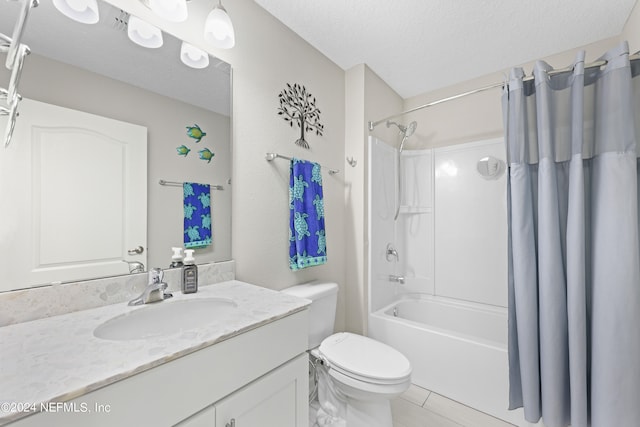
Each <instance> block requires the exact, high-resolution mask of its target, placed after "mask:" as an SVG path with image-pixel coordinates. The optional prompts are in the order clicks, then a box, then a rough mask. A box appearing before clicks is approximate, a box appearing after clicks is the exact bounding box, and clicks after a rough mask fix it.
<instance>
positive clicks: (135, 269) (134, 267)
mask: <svg viewBox="0 0 640 427" xmlns="http://www.w3.org/2000/svg"><path fill="white" fill-rule="evenodd" d="M122 262H126V263H127V264H129V274H134V273H144V264H143V263H141V262H139V261H127V260H126V259H123V260H122Z"/></svg>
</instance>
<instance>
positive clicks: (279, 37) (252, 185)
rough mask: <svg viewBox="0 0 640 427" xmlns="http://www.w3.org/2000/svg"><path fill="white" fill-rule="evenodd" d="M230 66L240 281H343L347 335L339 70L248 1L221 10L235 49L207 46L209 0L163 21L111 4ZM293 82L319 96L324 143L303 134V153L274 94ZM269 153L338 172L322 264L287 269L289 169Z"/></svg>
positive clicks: (328, 182) (327, 192)
mask: <svg viewBox="0 0 640 427" xmlns="http://www.w3.org/2000/svg"><path fill="white" fill-rule="evenodd" d="M109 3H111V4H113V5H115V6H118V7H121V8H123V9H126V10H129V11H130V12H131V13H134V14H136V15H138V16H140V17H142V18H143V19H146V20H148V21H149V22H151V23H153V24H156V25H158V26H159V27H161V28H163V29H164V30H166V31H168V32H170V33H172V34H173V35H175V36H177V37H178V38H181V39H183V40H187V41H188V42H190V43H192V44H194V45H196V46H199V47H200V48H203V49H205V50H207V51H208V52H210V53H212V54H213V55H215V56H217V57H219V58H220V59H222V60H224V61H226V62H228V63H230V64H231V66H232V67H233V137H232V138H233V158H234V161H233V185H232V188H233V190H232V197H233V219H232V236H233V249H232V252H233V258H234V259H235V261H236V277H237V278H238V279H239V280H245V281H247V282H251V283H254V284H256V285H260V286H265V287H268V288H272V289H282V288H284V287H286V286H290V285H294V284H297V283H301V282H305V281H308V280H312V279H323V280H331V281H335V282H337V283H339V284H340V294H339V303H338V304H339V305H338V315H337V319H336V328H337V329H344V325H345V322H344V295H345V287H346V286H347V283H346V280H345V270H346V263H345V258H346V256H345V255H346V248H345V240H344V235H345V220H344V185H345V176H344V163H345V156H344V153H345V150H344V138H345V124H344V123H345V83H344V71H343V70H342V69H340V68H339V67H338V66H337V65H335V64H334V63H332V62H331V61H329V60H328V59H327V58H326V57H325V56H324V55H322V54H321V53H320V52H318V51H317V50H316V49H314V48H313V47H311V46H310V45H309V44H308V43H306V42H305V41H303V40H302V39H301V38H300V37H298V36H297V35H296V34H295V33H293V32H292V31H291V30H289V29H288V28H286V27H285V26H284V25H282V23H280V22H279V21H278V20H276V19H275V18H274V17H272V16H271V15H269V14H268V13H267V12H266V11H265V10H264V9H262V8H260V7H259V6H258V5H257V4H256V3H254V2H253V1H251V0H232V1H231V0H230V1H227V2H225V3H224V6H225V8H226V9H227V12H228V13H229V15H230V17H231V19H232V21H233V25H234V27H235V32H236V45H235V47H234V48H233V49H230V50H222V49H215V48H212V47H210V46H208V45H207V44H206V43H205V42H204V40H203V37H202V28H203V24H204V21H205V19H206V16H207V14H208V13H209V11H210V10H211V9H212V7H213V3H211V2H190V3H189V20H188V21H187V22H185V23H179V24H175V23H168V22H163V21H162V20H160V19H159V18H157V17H155V16H153V15H152V14H151V13H150V12H149V11H148V10H145V7H144V6H143V5H142V3H141V2H138V1H134V0H110V1H109ZM287 83H300V84H303V85H305V86H306V88H307V89H308V90H309V91H310V92H311V93H312V94H313V95H314V96H316V98H317V106H318V108H320V110H321V112H322V114H321V122H322V123H323V124H324V126H325V132H324V135H323V136H315V135H309V137H308V142H309V144H310V146H311V148H310V149H309V150H304V149H302V148H300V147H298V146H296V145H295V144H294V141H295V140H296V139H297V137H298V135H297V133H298V132H297V130H295V129H291V128H289V126H288V125H287V123H285V122H284V120H282V118H280V117H279V116H278V115H277V107H278V94H279V93H280V91H282V89H284V87H285V85H286V84H287ZM266 152H278V153H280V154H283V155H286V156H297V157H301V158H305V159H309V160H313V161H316V162H319V163H320V164H322V165H323V166H326V167H329V168H338V169H340V170H341V173H340V174H338V175H335V176H329V175H328V174H326V173H323V184H324V186H323V190H324V197H325V212H326V217H325V224H326V228H327V257H328V262H327V264H326V265H324V266H319V267H312V268H308V269H305V270H302V271H300V272H295V273H294V272H291V271H290V270H289V266H288V257H289V255H288V214H289V210H288V207H287V206H288V182H289V178H288V176H289V165H288V163H287V162H286V161H283V160H276V161H274V162H273V163H268V162H267V161H266V160H265V153H266Z"/></svg>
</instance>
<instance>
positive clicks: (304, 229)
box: [293, 212, 311, 240]
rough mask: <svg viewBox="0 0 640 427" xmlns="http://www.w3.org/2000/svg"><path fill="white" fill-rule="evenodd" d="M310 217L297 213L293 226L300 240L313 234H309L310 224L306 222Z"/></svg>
mask: <svg viewBox="0 0 640 427" xmlns="http://www.w3.org/2000/svg"><path fill="white" fill-rule="evenodd" d="M308 216H309V215H307V214H306V213H303V214H300V212H296V213H295V215H294V216H293V226H294V227H295V229H296V233H297V234H298V240H302V238H303V237H304V236H311V233H309V224H307V220H306V218H307V217H308Z"/></svg>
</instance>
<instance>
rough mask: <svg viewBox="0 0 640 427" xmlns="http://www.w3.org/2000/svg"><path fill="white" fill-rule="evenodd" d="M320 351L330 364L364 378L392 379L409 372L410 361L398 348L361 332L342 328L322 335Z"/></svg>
mask: <svg viewBox="0 0 640 427" xmlns="http://www.w3.org/2000/svg"><path fill="white" fill-rule="evenodd" d="M320 352H321V353H322V355H323V356H324V357H325V358H326V359H327V361H328V362H329V363H330V365H331V366H334V367H337V368H338V369H340V370H342V371H343V373H345V374H347V375H349V374H350V373H351V374H355V376H358V377H362V378H364V379H371V380H378V381H382V382H395V381H398V380H402V379H405V378H407V377H408V376H410V375H411V363H409V360H408V359H407V358H406V357H405V356H404V355H403V354H402V353H400V352H399V351H398V350H396V349H394V348H392V347H390V346H388V345H386V344H383V343H381V342H379V341H375V340H373V339H371V338H367V337H364V336H362V335H356V334H352V333H349V332H341V333H338V334H334V335H331V336H330V337H328V338H325V339H324V341H322V343H321V344H320Z"/></svg>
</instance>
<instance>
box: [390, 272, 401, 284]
mask: <svg viewBox="0 0 640 427" xmlns="http://www.w3.org/2000/svg"><path fill="white" fill-rule="evenodd" d="M389 281H390V282H396V283H400V284H401V285H404V276H396V275H394V274H390V275H389Z"/></svg>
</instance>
